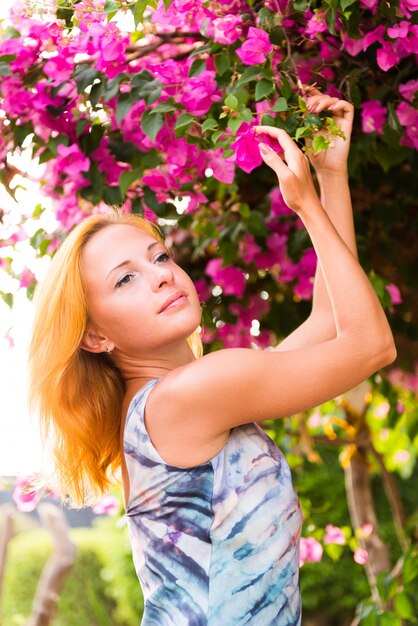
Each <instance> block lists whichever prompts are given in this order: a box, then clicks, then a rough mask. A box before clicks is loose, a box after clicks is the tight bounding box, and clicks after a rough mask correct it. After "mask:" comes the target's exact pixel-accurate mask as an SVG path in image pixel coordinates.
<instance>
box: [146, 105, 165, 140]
mask: <svg viewBox="0 0 418 626" xmlns="http://www.w3.org/2000/svg"><path fill="white" fill-rule="evenodd" d="M163 124H164V116H163V114H162V113H154V111H145V112H144V113H143V115H142V118H141V128H142V130H143V131H144V133H145V134H146V135H147V137H149V138H150V139H152V140H153V141H154V139H155V138H156V136H157V135H158V132H159V131H160V130H161V128H162V126H163Z"/></svg>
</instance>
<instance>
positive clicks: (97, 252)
mask: <svg viewBox="0 0 418 626" xmlns="http://www.w3.org/2000/svg"><path fill="white" fill-rule="evenodd" d="M307 106H308V110H309V111H310V112H315V113H319V112H321V111H323V110H328V111H330V112H331V113H332V114H333V116H334V118H335V120H336V121H337V123H338V124H339V125H340V127H341V128H342V130H343V131H344V133H345V135H346V137H347V141H344V140H342V139H341V138H337V139H336V141H335V145H334V147H333V148H332V149H330V150H328V151H327V152H326V153H321V154H319V155H317V156H314V157H311V161H312V164H313V166H314V168H315V169H316V174H317V177H318V181H319V184H320V188H321V199H322V203H323V205H321V202H320V200H319V199H318V196H317V194H316V191H315V188H314V184H313V181H312V178H311V175H310V169H309V163H308V160H307V158H306V157H305V156H304V155H303V153H302V152H301V151H300V150H299V149H298V148H297V146H296V144H294V142H293V141H292V140H291V139H290V137H289V136H288V135H287V134H286V133H285V131H283V130H279V129H276V128H272V127H263V126H260V127H256V132H257V133H259V134H261V133H265V134H267V135H269V136H270V137H271V138H272V139H275V140H277V141H278V142H279V143H280V145H281V146H282V148H283V151H284V154H283V158H281V157H280V156H278V154H276V152H275V151H274V150H272V149H270V148H268V147H267V146H266V145H265V144H261V145H260V152H261V155H262V157H263V159H264V161H265V163H266V164H267V165H269V166H270V167H272V168H273V170H274V171H275V172H276V173H277V176H278V179H279V183H280V187H281V191H282V194H283V197H284V199H285V201H286V203H287V205H288V206H289V207H290V208H291V209H293V210H294V211H295V212H296V213H297V214H298V215H299V217H300V218H301V219H302V220H303V222H304V224H305V226H306V228H307V230H308V232H309V235H310V237H311V239H312V242H313V245H314V247H315V250H316V253H317V255H318V259H319V263H318V269H317V272H316V277H315V285H314V299H313V307H312V312H311V314H310V316H309V318H308V319H307V320H306V321H305V322H304V323H303V324H302V325H301V326H300V327H298V328H297V329H296V330H295V331H294V332H293V333H292V334H291V335H290V336H288V337H287V338H286V339H285V340H284V341H282V343H281V344H280V345H279V346H278V347H276V348H275V349H273V350H269V351H253V350H247V349H228V350H220V351H218V352H216V353H211V354H209V355H207V356H203V357H202V358H196V357H197V356H200V355H199V353H198V352H199V350H198V343H199V342H198V340H197V341H196V339H198V336H197V335H196V328H197V327H198V325H199V323H200V314H201V311H200V305H199V301H198V298H197V295H196V291H195V289H194V285H193V283H192V281H191V280H190V278H189V277H188V276H187V274H185V272H184V271H183V270H182V269H181V268H180V267H178V266H177V265H176V264H175V262H174V261H173V259H172V258H171V255H170V253H169V251H168V250H167V249H166V247H165V245H164V242H163V241H162V239H161V238H160V236H159V235H158V234H157V233H156V232H155V231H154V229H153V227H152V226H151V225H150V224H149V223H147V222H145V221H144V220H141V219H140V218H136V217H132V216H117V215H113V216H110V215H108V216H92V217H90V218H87V219H86V220H85V221H84V222H82V223H81V224H80V225H79V226H78V227H76V228H75V229H74V231H73V232H72V233H71V234H70V235H69V237H68V238H67V240H66V242H65V243H64V244H63V246H62V248H61V249H60V251H59V252H58V253H57V255H56V256H55V258H54V261H53V263H52V265H51V270H50V273H49V275H48V277H47V278H46V279H45V281H44V283H43V285H41V286H40V288H39V291H38V294H37V317H36V320H35V326H34V333H33V340H32V347H31V363H32V399H33V401H34V402H35V403H36V404H38V406H39V410H40V414H41V416H42V419H43V423H44V426H46V429H47V430H49V432H50V434H51V433H52V435H53V438H54V445H55V456H56V468H57V477H58V480H59V482H60V486H61V493H63V494H64V495H65V494H69V495H70V496H71V497H72V499H73V501H74V502H76V503H79V504H84V503H86V502H88V501H89V497H90V496H94V495H98V494H101V493H103V492H104V491H105V490H106V488H107V487H108V485H109V481H110V476H109V472H110V471H111V470H116V469H117V468H118V467H119V465H121V467H122V477H123V489H124V497H125V506H126V511H127V519H128V526H129V532H130V538H131V543H132V549H133V558H134V562H135V566H136V570H137V573H138V577H139V579H140V581H141V585H142V589H143V591H144V596H145V612H144V618H143V622H142V624H143V625H144V626H145V625H147V626H151V625H157V624H158V625H159V626H166V625H167V626H168V625H171V626H183V625H185V626H186V625H187V626H200V625H203V624H205V625H209V626H238V625H240V626H241V625H244V624H252V625H257V626H270V625H271V626H273V624H274V625H275V626H290V625H292V626H296V625H299V624H300V623H301V609H300V597H299V588H298V538H299V532H300V525H301V513H300V508H299V505H298V501H297V498H296V496H295V493H294V491H293V487H292V483H291V477H290V472H289V468H288V465H287V463H286V461H285V459H284V457H283V455H282V453H281V452H280V451H279V450H278V449H277V448H276V446H275V445H274V444H273V443H272V442H271V441H270V440H269V439H268V437H266V436H265V434H264V433H263V431H262V430H261V428H260V427H259V426H258V424H259V423H261V422H263V421H264V420H267V419H278V418H280V417H284V416H286V415H290V414H292V413H296V412H300V411H304V410H305V409H308V408H310V407H313V406H316V405H318V404H320V403H322V402H325V401H326V400H329V399H330V398H334V397H335V396H337V395H339V394H341V393H343V392H345V391H347V390H349V389H351V388H352V387H354V386H355V385H357V384H358V383H360V382H361V381H362V380H363V379H365V378H366V377H368V376H369V375H371V374H372V373H373V372H375V371H376V370H377V369H379V368H380V367H383V366H385V365H387V364H389V363H390V362H392V361H393V360H394V358H395V347H394V343H393V338H392V335H391V332H390V329H389V326H388V323H387V320H386V317H385V315H384V312H383V310H382V308H381V306H380V304H379V301H378V299H377V297H376V295H375V293H374V291H373V289H372V287H371V285H370V283H369V280H368V279H367V277H366V275H365V274H364V273H363V271H362V269H361V267H360V265H359V264H358V262H357V260H356V250H355V239H354V229H353V220H352V211H351V204H350V195H349V189H348V182H347V154H348V148H349V138H350V134H351V126H352V119H353V108H352V106H351V105H350V104H349V103H347V102H344V101H340V100H337V99H336V98H330V97H328V96H323V95H321V94H320V93H319V92H318V91H316V90H314V89H310V90H309V92H308V94H307ZM196 346H197V348H196Z"/></svg>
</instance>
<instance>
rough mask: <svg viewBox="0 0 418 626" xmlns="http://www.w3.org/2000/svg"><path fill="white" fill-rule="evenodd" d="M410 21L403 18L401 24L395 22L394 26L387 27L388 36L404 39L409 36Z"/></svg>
mask: <svg viewBox="0 0 418 626" xmlns="http://www.w3.org/2000/svg"><path fill="white" fill-rule="evenodd" d="M410 26H411V25H410V23H409V22H407V21H406V20H402V21H401V22H399V24H395V25H394V26H390V27H389V28H388V29H387V31H386V32H387V34H388V37H390V38H391V39H403V38H404V37H407V36H408V33H409V28H410Z"/></svg>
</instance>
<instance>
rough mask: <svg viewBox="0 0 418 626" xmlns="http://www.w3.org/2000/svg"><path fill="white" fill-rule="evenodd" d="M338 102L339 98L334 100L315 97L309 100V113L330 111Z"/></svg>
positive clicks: (307, 104)
mask: <svg viewBox="0 0 418 626" xmlns="http://www.w3.org/2000/svg"><path fill="white" fill-rule="evenodd" d="M337 102H338V98H332V97H331V96H324V95H322V94H321V95H320V96H314V97H312V98H309V99H308V100H307V102H306V108H307V110H308V111H309V113H320V112H321V111H325V110H326V109H329V108H330V107H331V106H332V105H333V104H336V103H337Z"/></svg>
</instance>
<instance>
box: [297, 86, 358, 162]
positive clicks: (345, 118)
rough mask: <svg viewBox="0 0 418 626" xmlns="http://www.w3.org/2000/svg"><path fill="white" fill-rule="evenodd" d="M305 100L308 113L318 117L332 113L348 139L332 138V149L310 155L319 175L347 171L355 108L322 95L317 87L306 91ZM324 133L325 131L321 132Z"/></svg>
mask: <svg viewBox="0 0 418 626" xmlns="http://www.w3.org/2000/svg"><path fill="white" fill-rule="evenodd" d="M305 100H306V105H307V111H308V113H314V114H316V115H318V114H319V113H321V112H322V111H330V112H331V113H332V117H333V119H334V121H335V123H336V124H337V125H338V126H339V127H340V129H341V130H342V131H343V133H344V135H345V137H346V139H343V138H342V137H333V138H332V147H330V148H328V150H324V151H322V152H319V153H318V154H313V153H311V154H309V160H310V162H311V163H312V165H313V167H314V168H315V171H316V173H317V174H321V173H327V172H330V173H338V172H346V171H347V158H348V152H349V150H350V139H351V131H352V127H353V118H354V107H353V105H352V104H350V102H346V100H339V99H338V98H332V97H331V96H327V95H325V94H322V93H321V92H320V91H319V90H318V89H316V88H315V87H307V88H306V89H305ZM319 132H323V131H319Z"/></svg>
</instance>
